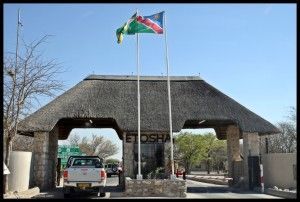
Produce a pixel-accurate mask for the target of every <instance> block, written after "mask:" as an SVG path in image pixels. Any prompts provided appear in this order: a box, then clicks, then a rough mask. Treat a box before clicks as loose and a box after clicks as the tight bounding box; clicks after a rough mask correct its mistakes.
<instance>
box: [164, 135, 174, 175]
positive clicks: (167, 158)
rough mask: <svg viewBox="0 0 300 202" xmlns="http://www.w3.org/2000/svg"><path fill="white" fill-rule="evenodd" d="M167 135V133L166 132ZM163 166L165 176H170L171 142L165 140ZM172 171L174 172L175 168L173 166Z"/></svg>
mask: <svg viewBox="0 0 300 202" xmlns="http://www.w3.org/2000/svg"><path fill="white" fill-rule="evenodd" d="M167 135H168V134H167ZM164 168H165V174H166V176H168V177H170V174H171V173H172V167H171V142H170V141H167V142H165V143H164ZM174 172H175V173H176V168H175V167H174Z"/></svg>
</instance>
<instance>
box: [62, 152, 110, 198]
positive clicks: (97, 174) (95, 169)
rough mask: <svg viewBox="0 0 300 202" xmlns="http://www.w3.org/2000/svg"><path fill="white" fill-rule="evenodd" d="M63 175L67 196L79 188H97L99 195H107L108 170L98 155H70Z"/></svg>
mask: <svg viewBox="0 0 300 202" xmlns="http://www.w3.org/2000/svg"><path fill="white" fill-rule="evenodd" d="M63 177H64V183H63V192H64V197H65V198H67V197H69V196H70V194H71V193H72V192H75V191H76V190H78V189H81V190H86V189H93V190H97V191H98V196H101V197H104V196H105V190H104V188H105V185H106V171H105V168H104V164H103V159H100V158H99V157H98V156H70V157H69V159H68V161H67V167H66V168H65V169H64V172H63Z"/></svg>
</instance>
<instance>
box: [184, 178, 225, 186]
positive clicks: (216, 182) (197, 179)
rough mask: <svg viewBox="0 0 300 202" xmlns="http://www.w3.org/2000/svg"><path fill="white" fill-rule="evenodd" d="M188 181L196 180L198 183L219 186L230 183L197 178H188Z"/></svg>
mask: <svg viewBox="0 0 300 202" xmlns="http://www.w3.org/2000/svg"><path fill="white" fill-rule="evenodd" d="M186 179H189V180H194V181H198V182H206V183H212V184H219V185H228V182H226V181H224V182H223V181H220V180H214V179H205V178H196V177H186Z"/></svg>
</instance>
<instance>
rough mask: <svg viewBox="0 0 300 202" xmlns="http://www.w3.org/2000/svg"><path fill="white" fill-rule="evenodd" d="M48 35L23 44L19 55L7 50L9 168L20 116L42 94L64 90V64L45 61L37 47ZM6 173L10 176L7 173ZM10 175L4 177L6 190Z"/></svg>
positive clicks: (5, 117)
mask: <svg viewBox="0 0 300 202" xmlns="http://www.w3.org/2000/svg"><path fill="white" fill-rule="evenodd" d="M48 37H49V35H45V36H43V37H42V38H41V39H39V40H37V41H33V42H31V43H29V44H26V43H25V42H24V41H23V43H24V44H23V46H22V47H20V48H22V49H21V50H22V51H20V53H19V54H16V58H14V55H13V54H15V53H10V52H7V53H5V55H4V64H3V76H4V96H3V127H4V143H5V155H4V156H5V157H4V159H5V164H6V165H7V167H9V159H10V153H11V150H12V144H13V141H14V138H15V137H16V135H17V131H18V124H19V121H20V119H22V118H23V117H25V116H26V115H28V114H29V113H30V112H31V109H32V108H33V107H34V104H35V103H39V99H38V98H39V96H50V97H54V96H55V95H56V92H57V91H59V90H62V88H63V83H62V81H60V80H58V79H57V74H59V73H61V72H62V71H61V67H60V66H59V64H58V63H56V62H55V60H50V61H46V60H44V59H43V57H42V56H43V54H42V53H41V52H39V50H38V48H39V47H40V46H41V45H42V44H43V43H45V42H46V40H47V38H48ZM6 176H7V175H6ZM6 182H7V177H6V178H5V179H4V185H5V191H7V183H6Z"/></svg>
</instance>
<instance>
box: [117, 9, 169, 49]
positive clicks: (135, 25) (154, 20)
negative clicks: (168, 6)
mask: <svg viewBox="0 0 300 202" xmlns="http://www.w3.org/2000/svg"><path fill="white" fill-rule="evenodd" d="M163 13H164V12H160V13H157V14H154V15H150V16H137V13H135V14H134V15H133V16H132V17H131V18H130V19H129V20H128V21H127V22H126V23H125V24H124V25H123V26H122V27H120V28H119V29H117V31H116V34H117V38H118V43H122V40H123V35H124V34H126V35H133V34H135V33H154V34H162V33H163Z"/></svg>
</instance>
